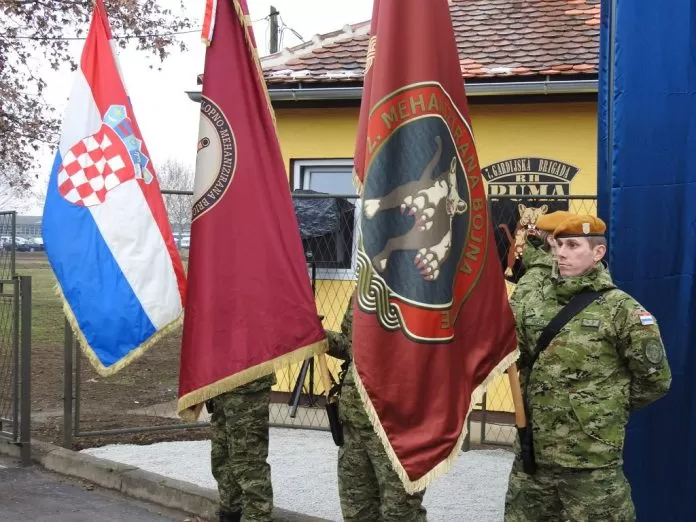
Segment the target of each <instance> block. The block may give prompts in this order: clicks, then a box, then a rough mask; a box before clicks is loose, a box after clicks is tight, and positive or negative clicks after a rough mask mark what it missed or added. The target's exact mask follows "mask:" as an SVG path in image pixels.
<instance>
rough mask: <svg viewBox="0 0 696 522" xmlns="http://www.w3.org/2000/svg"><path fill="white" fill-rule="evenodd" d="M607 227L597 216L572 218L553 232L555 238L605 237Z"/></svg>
mask: <svg viewBox="0 0 696 522" xmlns="http://www.w3.org/2000/svg"><path fill="white" fill-rule="evenodd" d="M606 229H607V226H606V225H605V224H604V221H602V220H601V219H599V218H598V217H595V216H572V217H569V218H568V219H566V220H564V221H563V222H561V223H560V224H559V225H558V226H557V227H556V229H555V230H554V231H553V237H597V236H604V232H605V231H606Z"/></svg>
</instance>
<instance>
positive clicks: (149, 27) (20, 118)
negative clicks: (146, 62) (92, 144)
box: [0, 0, 193, 185]
mask: <svg viewBox="0 0 696 522" xmlns="http://www.w3.org/2000/svg"><path fill="white" fill-rule="evenodd" d="M172 4H174V5H176V6H177V8H176V11H174V10H172V9H171V8H166V7H163V6H164V5H167V6H169V5H172ZM92 5H93V3H92V1H91V0H0V35H1V36H0V135H1V136H2V140H0V161H2V163H3V166H4V167H3V169H2V170H0V185H2V184H4V183H7V182H9V181H12V182H13V183H15V184H17V183H19V184H25V183H26V182H27V180H33V178H34V177H35V176H34V175H27V174H26V173H28V172H34V171H35V168H36V165H37V164H38V162H37V158H38V155H39V154H40V152H41V151H42V147H41V144H42V143H47V144H54V143H55V142H56V141H57V138H58V135H59V133H60V122H59V120H58V115H57V113H56V111H55V109H54V108H53V107H51V106H49V105H48V104H46V103H44V102H42V101H39V100H42V99H43V91H44V89H45V88H46V86H47V84H46V81H45V80H44V79H43V75H42V74H41V71H40V70H38V68H37V65H36V64H37V63H39V64H40V65H39V67H40V66H46V65H48V66H50V67H51V68H52V69H54V70H59V69H60V68H61V67H62V66H64V65H68V66H69V67H70V69H71V70H75V69H76V68H77V60H78V59H79V57H78V56H73V55H72V53H71V52H70V51H71V47H70V41H68V40H66V39H65V35H66V34H70V35H71V36H75V35H77V37H83V36H85V35H86V34H87V28H88V26H89V21H90V18H91V15H92ZM105 5H106V9H107V11H108V14H109V20H110V22H111V26H112V30H113V31H114V34H119V35H123V36H125V37H128V38H137V49H138V50H142V51H144V52H145V53H146V54H147V55H148V56H150V57H151V58H152V59H153V60H159V61H162V60H164V59H165V58H166V57H167V56H168V55H169V52H170V50H171V49H181V50H185V48H186V47H185V45H184V44H183V43H182V42H181V41H180V40H179V39H178V37H177V33H180V32H183V31H186V30H189V29H191V28H192V27H193V25H192V22H191V20H189V19H188V18H187V17H185V16H181V14H180V13H184V12H185V8H184V2H183V1H182V0H178V3H176V4H175V3H174V2H173V1H172V0H167V2H166V3H165V2H161V0H105ZM153 34H156V35H157V37H151V36H149V35H153ZM22 35H30V36H31V37H32V39H26V38H22ZM126 43H127V42H126V40H119V41H118V44H119V45H120V46H121V47H125V46H126ZM7 167H11V168H7ZM18 173H24V175H22V176H20V175H19V174H18Z"/></svg>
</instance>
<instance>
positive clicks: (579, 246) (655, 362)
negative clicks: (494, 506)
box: [505, 216, 671, 522]
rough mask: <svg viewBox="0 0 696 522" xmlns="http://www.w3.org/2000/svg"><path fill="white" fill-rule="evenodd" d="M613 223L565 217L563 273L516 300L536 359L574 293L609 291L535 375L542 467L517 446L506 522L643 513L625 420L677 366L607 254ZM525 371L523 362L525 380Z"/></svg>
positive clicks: (560, 234) (526, 343)
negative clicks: (626, 456) (626, 460)
mask: <svg viewBox="0 0 696 522" xmlns="http://www.w3.org/2000/svg"><path fill="white" fill-rule="evenodd" d="M605 228H606V227H605V225H604V224H603V223H602V222H601V220H599V219H597V218H595V217H593V216H577V217H574V218H569V219H568V220H566V221H564V222H563V223H561V224H560V225H559V226H558V227H557V228H556V230H555V231H554V237H555V238H556V240H557V252H556V255H557V260H558V271H559V274H558V275H557V276H555V277H553V278H552V283H551V284H549V285H547V286H545V287H543V288H542V289H541V291H537V292H536V293H535V294H534V295H528V296H527V298H526V299H525V300H524V302H522V303H520V304H519V305H518V310H517V317H518V318H521V320H519V321H518V324H517V334H518V341H519V346H520V350H521V351H522V352H526V353H527V355H528V357H527V358H521V361H527V363H528V362H529V360H530V358H531V353H532V351H533V350H534V349H535V345H536V342H537V339H538V337H539V335H540V333H541V331H542V330H543V328H544V327H545V326H546V325H547V324H548V323H549V322H550V321H551V319H552V318H553V317H554V316H555V315H556V314H557V313H558V312H559V311H560V310H561V308H563V307H564V306H565V305H566V304H567V303H568V302H569V300H570V299H571V297H573V296H574V295H577V294H578V293H579V292H581V291H584V290H591V291H604V293H603V294H602V295H601V296H600V297H598V298H597V299H596V300H595V301H593V302H592V303H591V304H590V305H589V306H587V307H586V308H585V309H584V310H582V311H581V312H579V313H578V314H577V315H575V316H574V317H573V318H572V319H571V320H570V321H569V322H568V323H567V324H566V326H565V327H564V328H562V329H561V331H560V332H559V334H558V335H557V336H556V337H555V338H554V339H553V340H552V341H551V342H550V344H549V345H548V348H547V349H546V350H544V351H543V352H541V353H540V355H539V357H538V359H537V361H536V364H535V365H534V368H533V371H532V373H531V376H529V395H528V397H527V401H528V404H529V407H530V419H529V420H530V422H531V425H532V426H533V434H534V442H533V443H534V455H535V458H536V463H537V471H536V473H535V474H534V475H527V474H525V473H524V472H523V471H522V464H521V460H520V456H519V454H518V455H517V458H516V459H515V462H514V464H513V468H512V472H511V474H510V481H509V486H508V491H507V497H506V503H505V520H506V521H507V522H526V521H534V522H537V521H539V522H542V521H565V520H570V521H592V522H600V521H617V522H624V521H633V520H635V513H634V508H633V502H632V500H631V490H630V486H629V484H628V482H627V481H626V478H625V477H624V474H623V471H622V466H623V444H624V434H625V428H626V424H627V422H628V418H629V414H630V413H631V412H632V411H635V410H636V409H638V408H641V407H644V406H647V405H648V404H650V403H652V402H653V401H655V400H657V399H658V398H660V397H662V396H663V395H665V394H666V393H667V391H668V389H669V386H670V382H671V373H670V369H669V365H668V363H667V360H666V357H665V352H664V347H663V344H662V339H661V337H660V331H659V329H658V326H657V323H656V321H655V319H654V317H653V316H652V315H650V314H649V313H648V312H647V311H645V310H644V309H643V307H642V306H641V305H640V304H639V303H638V302H637V301H636V300H635V299H633V298H632V297H631V296H630V295H628V294H626V293H625V292H623V291H621V290H619V289H617V288H616V287H615V285H614V284H613V282H612V279H611V276H610V274H609V272H608V270H607V269H606V268H605V267H604V265H603V264H602V263H601V259H602V257H603V256H604V253H605V251H606V241H605V240H604V238H603V237H602V234H603V233H604V230H605ZM521 364H524V363H521ZM527 372H528V368H526V367H524V366H523V367H522V368H521V379H522V382H525V379H526V378H527V377H526V376H527V375H528V373H527ZM523 389H524V386H523Z"/></svg>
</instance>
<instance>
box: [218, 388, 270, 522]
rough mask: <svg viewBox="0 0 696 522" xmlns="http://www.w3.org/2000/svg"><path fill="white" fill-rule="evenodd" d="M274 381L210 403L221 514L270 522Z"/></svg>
mask: <svg viewBox="0 0 696 522" xmlns="http://www.w3.org/2000/svg"><path fill="white" fill-rule="evenodd" d="M274 383H275V376H273V375H271V376H267V377H262V378H261V379H258V380H256V381H253V382H251V383H249V384H247V385H244V386H240V387H239V388H236V389H235V390H233V391H231V392H228V393H223V394H222V395H219V396H217V397H215V398H214V399H212V401H211V403H212V404H211V407H212V410H213V411H212V416H211V419H210V423H211V433H212V435H211V443H212V444H211V446H212V447H211V465H212V471H213V477H215V480H216V481H217V483H218V491H219V493H220V510H221V511H226V512H229V513H243V516H244V519H245V520H250V521H251V520H253V521H254V522H271V520H273V519H272V517H271V512H272V511H273V487H272V485H271V467H270V465H269V464H268V462H267V458H268V405H269V402H270V393H271V386H272V385H273V384H274Z"/></svg>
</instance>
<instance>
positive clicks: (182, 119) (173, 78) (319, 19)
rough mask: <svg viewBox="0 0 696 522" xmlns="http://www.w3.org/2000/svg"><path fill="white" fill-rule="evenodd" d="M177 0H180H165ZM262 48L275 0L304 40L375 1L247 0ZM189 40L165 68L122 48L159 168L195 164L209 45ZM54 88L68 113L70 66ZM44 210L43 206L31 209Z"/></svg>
mask: <svg viewBox="0 0 696 522" xmlns="http://www.w3.org/2000/svg"><path fill="white" fill-rule="evenodd" d="M170 1H171V2H172V4H178V1H175V0H162V3H163V4H165V5H166V4H167V3H168V2H170ZM247 1H248V5H249V10H250V15H251V19H252V20H259V21H257V22H255V23H254V24H253V26H254V31H255V35H256V40H257V43H258V45H259V51H260V53H261V54H262V55H264V54H267V53H268V39H269V31H268V27H269V25H268V21H267V20H262V19H263V18H264V17H266V16H267V15H268V13H269V12H270V6H271V5H273V6H275V7H276V9H278V11H280V16H281V17H282V19H283V22H284V23H285V24H286V25H287V26H288V27H291V28H293V29H294V30H295V31H297V32H298V33H299V34H300V35H301V36H302V37H303V38H304V39H305V40H311V38H312V36H313V35H314V34H320V33H326V32H330V31H334V30H336V29H340V28H341V27H343V26H344V25H345V24H352V23H357V22H362V21H365V20H369V19H370V17H371V15H372V0H273V1H266V0H247ZM204 6H205V1H204V0H187V8H188V12H187V14H188V16H190V17H191V18H192V19H194V20H198V24H197V27H200V24H201V21H202V17H203V11H204ZM181 38H182V39H183V40H184V41H185V42H186V43H187V44H188V47H189V49H188V51H186V52H185V53H180V52H178V51H177V52H175V53H174V54H173V55H172V56H170V57H169V58H168V59H167V60H166V61H165V62H164V63H163V64H161V67H162V70H161V71H157V70H156V69H150V68H149V66H150V65H152V64H154V65H160V64H159V62H158V61H157V60H154V59H150V58H148V57H146V56H145V55H144V54H143V53H142V52H137V51H134V50H131V49H129V50H125V51H121V53H120V57H119V58H120V63H121V68H122V70H123V75H124V77H125V82H126V88H127V89H128V92H129V94H130V96H131V100H132V103H133V109H134V111H135V115H136V118H137V120H138V123H139V125H140V129H141V131H142V133H143V138H144V139H145V143H147V146H148V148H149V150H150V155H151V156H152V160H153V162H154V164H155V167H156V166H157V165H159V164H162V163H164V162H165V161H166V160H167V159H170V158H173V159H176V160H179V161H181V162H182V163H184V164H186V165H189V166H190V167H191V168H193V166H194V165H195V151H196V139H197V135H198V108H199V106H198V104H196V103H194V102H192V101H190V100H189V98H188V97H187V96H186V94H185V91H186V90H193V89H197V88H198V87H197V86H196V76H197V75H198V74H200V73H202V72H203V61H204V57H205V46H204V45H203V44H202V43H201V42H200V34H198V33H194V34H187V35H183V36H182V37H181ZM300 43H301V41H300V40H299V39H298V38H297V37H295V36H294V35H293V34H292V33H291V32H290V31H287V30H286V31H285V33H284V36H283V42H282V47H292V46H294V45H298V44H300ZM82 45H83V43H82V42H75V44H74V45H73V51H72V52H73V54H75V56H78V57H79V55H80V53H81V52H82ZM45 76H46V77H47V78H48V79H49V89H48V91H47V93H46V99H47V101H48V102H49V103H51V104H53V105H54V106H55V107H56V108H57V109H58V110H59V112H60V114H61V115H62V114H63V110H64V107H65V104H66V102H67V97H68V94H69V93H70V89H71V86H72V81H73V75H72V73H70V72H69V71H67V70H65V71H61V72H60V73H53V72H52V71H50V70H46V72H45ZM53 155H54V151H50V152H49V151H47V152H46V154H45V157H44V158H43V161H42V164H43V166H42V169H41V170H42V172H44V173H45V179H42V180H40V181H39V183H40V184H43V185H45V184H46V183H47V182H48V175H49V173H50V172H49V171H50V168H51V165H52V162H53ZM30 212H31V213H34V214H35V213H40V212H41V205H35V206H34V208H32V209H30Z"/></svg>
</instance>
